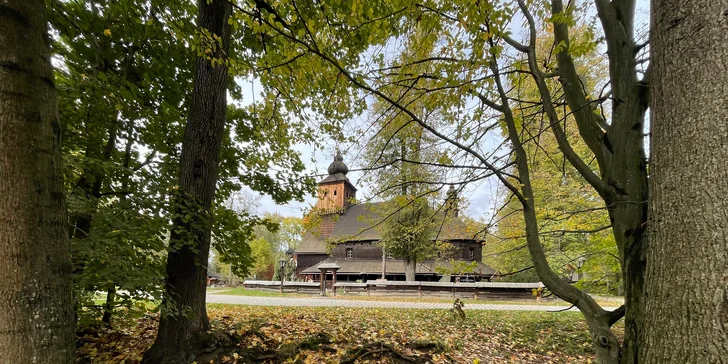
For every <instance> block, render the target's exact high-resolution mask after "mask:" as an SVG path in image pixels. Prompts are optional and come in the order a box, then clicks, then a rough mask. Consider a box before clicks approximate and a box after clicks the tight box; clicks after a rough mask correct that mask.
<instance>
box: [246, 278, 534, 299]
mask: <svg viewBox="0 0 728 364" xmlns="http://www.w3.org/2000/svg"><path fill="white" fill-rule="evenodd" d="M327 283H328V284H329V285H330V284H331V282H327ZM243 285H244V286H245V288H247V289H255V290H263V291H280V289H281V282H280V281H245V282H243ZM320 287H321V285H320V283H319V282H284V283H283V292H284V293H302V294H319V293H320V292H321V291H320ZM329 287H330V286H329ZM543 288H544V285H543V284H542V283H541V282H536V283H508V282H478V283H453V282H418V281H369V282H366V283H354V282H337V283H336V284H335V285H334V287H333V292H332V293H333V294H334V295H336V294H347V295H348V294H356V295H391V296H410V297H459V298H472V299H490V300H498V299H501V300H503V299H534V298H535V296H534V290H539V289H543ZM329 291H330V292H331V290H329Z"/></svg>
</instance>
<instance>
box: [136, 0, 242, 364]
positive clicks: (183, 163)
mask: <svg viewBox="0 0 728 364" xmlns="http://www.w3.org/2000/svg"><path fill="white" fill-rule="evenodd" d="M198 7H199V14H198V18H197V25H198V27H199V29H200V33H201V35H202V37H203V38H202V39H203V40H204V42H205V43H204V44H205V46H203V49H205V52H204V54H209V56H203V57H199V58H198V59H197V62H196V65H195V78H194V89H193V95H192V106H191V109H190V114H189V119H188V122H187V125H186V126H185V133H184V139H183V142H182V156H181V159H180V177H179V186H178V189H177V191H176V192H175V196H174V201H173V202H172V203H173V206H172V209H173V217H174V221H173V226H172V230H171V236H170V251H169V255H168V257H167V279H166V281H165V289H166V297H165V301H164V303H163V312H162V316H161V318H160V323H159V333H158V335H157V339H156V341H155V342H154V345H153V346H152V347H151V348H150V349H149V351H147V353H145V356H144V362H146V363H183V362H190V361H192V360H193V358H194V356H195V354H196V353H197V349H198V348H199V346H198V345H197V344H198V342H199V337H197V335H199V334H200V333H203V332H204V331H206V330H208V329H209V327H210V323H209V321H208V318H207V311H206V307H205V289H206V281H207V260H208V255H209V250H210V236H211V221H210V220H211V212H212V203H213V200H214V198H215V187H216V184H217V180H218V163H219V157H220V152H221V147H222V143H223V135H224V131H225V120H226V112H227V90H228V87H227V84H228V66H227V63H226V62H225V59H226V58H227V57H228V51H229V45H230V31H231V27H230V25H229V23H228V20H229V18H230V15H231V12H232V5H231V3H229V2H227V1H224V0H214V1H207V0H200V1H198ZM218 60H219V62H217V61H218Z"/></svg>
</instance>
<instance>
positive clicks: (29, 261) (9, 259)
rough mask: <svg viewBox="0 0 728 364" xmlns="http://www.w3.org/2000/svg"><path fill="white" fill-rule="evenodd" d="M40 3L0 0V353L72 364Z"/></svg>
mask: <svg viewBox="0 0 728 364" xmlns="http://www.w3.org/2000/svg"><path fill="white" fill-rule="evenodd" d="M45 14H46V13H45V5H44V3H43V2H42V1H39V0H25V1H19V0H7V1H4V2H2V3H0V34H1V35H0V312H2V314H0V358H2V362H3V363H64V364H66V363H72V362H73V359H74V333H73V306H72V305H73V303H72V294H71V259H70V248H69V244H68V235H67V234H68V233H67V229H66V224H67V222H66V207H65V201H64V195H63V179H62V178H63V177H62V172H61V150H60V126H59V123H58V114H57V109H56V107H57V105H56V102H57V101H56V90H55V85H54V81H53V69H52V67H51V63H50V49H49V39H48V26H47V22H46V15H45Z"/></svg>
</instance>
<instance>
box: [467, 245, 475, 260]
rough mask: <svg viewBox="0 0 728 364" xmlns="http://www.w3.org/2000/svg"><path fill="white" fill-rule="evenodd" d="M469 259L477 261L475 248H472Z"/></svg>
mask: <svg viewBox="0 0 728 364" xmlns="http://www.w3.org/2000/svg"><path fill="white" fill-rule="evenodd" d="M468 259H470V260H473V259H475V248H470V252H469V253H468Z"/></svg>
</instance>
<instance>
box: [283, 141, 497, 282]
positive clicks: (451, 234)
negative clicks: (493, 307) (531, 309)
mask: <svg viewBox="0 0 728 364" xmlns="http://www.w3.org/2000/svg"><path fill="white" fill-rule="evenodd" d="M348 172H349V168H348V167H347V166H346V164H344V161H343V158H342V157H341V155H337V156H336V157H335V158H334V161H333V162H332V163H331V165H329V168H328V173H329V175H328V176H327V177H326V178H324V179H323V180H322V181H321V182H319V196H318V202H317V203H316V208H317V210H318V211H324V213H323V214H321V215H322V216H321V221H320V223H319V224H318V231H317V232H316V233H313V232H307V233H306V234H305V235H304V237H303V240H302V242H301V244H300V245H299V246H298V249H296V251H295V253H294V259H295V260H296V263H297V268H296V274H297V275H298V277H299V278H301V279H304V280H317V279H318V277H319V270H318V268H317V266H318V265H319V264H320V263H333V262H335V263H336V264H337V265H338V266H339V267H340V268H339V269H338V272H337V277H336V278H337V279H336V280H337V281H357V280H362V281H367V280H375V279H380V278H382V273H383V272H384V275H385V276H386V279H388V280H399V281H403V280H405V269H404V262H403V261H402V260H400V259H395V258H394V257H389V256H388V257H384V258H383V257H382V255H383V250H382V248H381V247H380V246H378V245H377V242H379V240H380V239H381V235H380V232H379V230H378V229H377V228H376V227H375V225H377V223H378V222H379V221H381V218H380V216H379V214H378V213H379V212H380V211H381V209H382V203H361V204H357V203H355V201H356V191H357V189H356V187H354V185H353V184H352V183H351V182H350V181H349V179H348V178H347V177H346V175H347V173H348ZM454 195H455V191H454V189H451V190H450V191H448V197H449V198H453V197H454ZM452 208H453V209H455V210H454V213H453V215H455V216H454V217H452V218H449V219H448V220H447V222H446V223H445V222H444V219H443V226H442V227H441V229H439V235H438V236H437V238H436V240H438V241H445V242H448V243H450V244H452V249H449V250H450V251H451V253H450V254H449V255H448V256H445V257H441V259H438V260H427V261H423V262H419V263H418V264H417V269H416V279H417V280H418V281H441V280H452V281H455V280H457V279H460V277H451V276H450V275H449V274H447V273H445V274H443V273H442V272H443V271H447V270H451V269H452V267H451V264H450V260H455V261H460V262H476V268H475V270H474V271H473V272H470V273H468V274H467V276H466V277H463V279H467V280H469V281H471V280H478V281H480V280H490V278H491V276H492V275H493V274H494V273H495V271H494V270H493V269H492V268H490V267H488V266H487V265H485V264H483V263H482V254H483V241H482V240H480V239H477V238H475V237H474V235H475V234H473V233H472V232H467V231H466V226H465V224H464V223H463V221H462V219H461V218H460V217H459V216H457V215H458V213H457V207H456V206H454V207H452ZM327 242H334V243H335V245H334V247H333V249H332V250H331V253H330V254H329V253H327V249H326V246H327Z"/></svg>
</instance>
